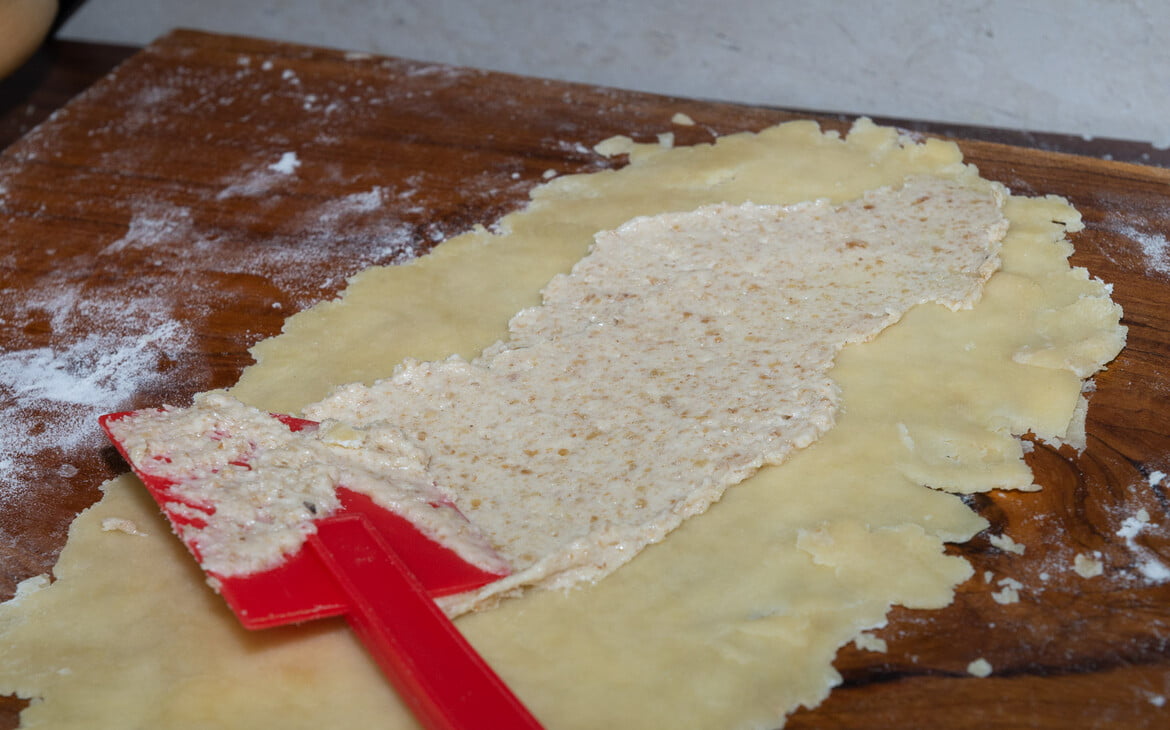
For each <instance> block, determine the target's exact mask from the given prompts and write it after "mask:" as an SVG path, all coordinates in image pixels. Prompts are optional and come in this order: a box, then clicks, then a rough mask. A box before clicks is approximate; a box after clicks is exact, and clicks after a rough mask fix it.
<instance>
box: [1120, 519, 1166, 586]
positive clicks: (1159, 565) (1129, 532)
mask: <svg viewBox="0 0 1170 730" xmlns="http://www.w3.org/2000/svg"><path fill="white" fill-rule="evenodd" d="M1151 526H1155V525H1152V524H1151V523H1150V513H1149V512H1147V511H1146V510H1145V509H1144V508H1143V509H1139V510H1138V511H1137V512H1136V513H1135V514H1134V516H1133V517H1127V518H1125V520H1124V521H1122V523H1121V528H1120V529H1118V531H1117V536H1118V537H1121V538H1124V539H1125V544H1126V546H1127V547H1128V548H1129V550H1130V552H1132V553H1133V554H1134V555H1135V556H1136V565H1137V570H1138V572H1139V573H1141V575H1142V577H1144V578H1145V579H1146V580H1147V581H1149V582H1151V583H1164V582H1166V581H1170V567H1167V565H1166V564H1165V563H1163V562H1162V561H1161V560H1159V559H1158V556H1157V555H1155V554H1154V552H1153V551H1152V550H1150V549H1149V548H1146V547H1144V546H1142V545H1139V544H1138V542H1137V536H1138V535H1140V534H1141V533H1142V532H1143V531H1144V530H1145V529H1146V528H1147V527H1151Z"/></svg>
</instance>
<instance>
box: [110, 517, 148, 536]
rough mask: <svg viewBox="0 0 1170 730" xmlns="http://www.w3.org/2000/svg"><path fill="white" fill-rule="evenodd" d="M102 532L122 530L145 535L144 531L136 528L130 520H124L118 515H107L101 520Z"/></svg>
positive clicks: (129, 533)
mask: <svg viewBox="0 0 1170 730" xmlns="http://www.w3.org/2000/svg"><path fill="white" fill-rule="evenodd" d="M102 531H103V532H124V533H126V534H127V535H138V536H139V537H146V533H145V532H142V531H141V530H139V529H138V525H136V524H134V522H132V521H131V520H124V519H122V518H120V517H107V518H106V519H104V520H102Z"/></svg>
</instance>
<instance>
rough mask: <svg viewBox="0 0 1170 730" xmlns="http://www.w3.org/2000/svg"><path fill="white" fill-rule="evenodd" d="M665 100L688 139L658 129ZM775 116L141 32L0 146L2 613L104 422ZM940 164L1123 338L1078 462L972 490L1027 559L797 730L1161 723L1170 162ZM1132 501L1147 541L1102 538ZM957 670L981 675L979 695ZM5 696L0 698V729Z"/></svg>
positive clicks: (983, 542) (843, 664) (1051, 453)
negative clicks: (532, 200)
mask: <svg viewBox="0 0 1170 730" xmlns="http://www.w3.org/2000/svg"><path fill="white" fill-rule="evenodd" d="M676 111H686V112H687V113H688V114H689V115H690V116H691V117H693V118H694V119H695V121H696V122H697V124H696V125H695V126H693V127H682V126H677V125H676V126H671V124H670V119H671V117H672V115H673V114H674V113H675V112H676ZM796 117H797V115H796V114H793V113H790V112H785V111H780V110H774V109H763V108H755V107H745V106H738V105H730V104H717V103H708V102H697V101H691V100H680V99H671V98H665V97H659V96H652V95H647V94H639V93H633V92H624V91H618V90H613V89H605V88H595V87H587V86H580V85H572V84H566V83H560V82H549V81H542V80H536V79H529V78H520V77H515V76H508V75H503V74H493V73H487V72H482V71H476V70H470V69H456V68H450V67H444V66H434V65H426V64H419V63H413V62H407V61H402V60H396V59H386V58H376V57H369V56H361V55H354V54H348V55H347V54H344V53H340V52H334V51H326V50H320V49H310V48H305V47H303V46H296V45H289V44H278V43H271V42H266V41H258V40H251V39H245V38H235V37H225V36H219V35H210V34H203V33H194V32H185V31H180V32H176V33H173V34H171V35H169V36H167V37H165V38H163V39H160V40H159V41H158V42H156V43H154V44H152V45H151V46H150V47H148V48H147V49H145V50H144V51H143V52H141V53H139V54H137V55H135V56H134V57H132V58H131V59H130V60H128V61H127V62H126V63H125V64H123V65H122V66H121V67H119V68H118V69H117V70H116V71H115V72H114V73H113V74H112V75H110V76H108V77H107V78H105V79H103V80H102V81H101V82H99V83H98V84H97V85H95V86H94V87H93V88H91V89H90V90H89V91H87V92H86V93H84V94H83V95H82V96H80V97H79V98H77V99H76V100H75V101H74V102H72V103H71V104H70V105H68V106H67V107H65V108H64V109H63V110H62V111H60V112H58V113H57V114H56V115H54V116H53V117H52V118H50V119H49V120H48V121H47V122H45V123H44V124H42V125H41V126H39V127H38V128H37V129H35V130H34V131H33V132H32V133H31V134H29V135H28V136H26V137H25V138H23V139H22V140H20V141H19V142H17V143H15V144H14V145H13V146H11V147H10V148H8V149H7V150H6V151H5V152H4V153H3V154H2V155H0V231H2V236H3V243H2V244H0V245H2V246H3V249H2V251H3V253H2V257H0V261H2V262H3V266H2V268H0V277H2V278H0V348H2V349H0V357H3V361H2V365H0V374H2V375H3V376H4V384H3V385H0V388H5V389H7V390H8V391H10V392H5V393H4V394H3V396H4V399H5V400H4V401H3V406H0V407H3V408H4V409H5V410H4V411H3V414H4V417H5V420H6V424H7V425H8V427H9V428H8V431H9V435H8V437H7V438H6V440H5V441H4V443H3V452H2V453H0V463H4V464H6V472H5V473H4V475H3V483H2V484H0V506H2V507H3V509H0V596H7V595H10V594H11V592H12V591H13V589H14V587H15V585H16V583H17V582H19V581H20V580H22V579H24V578H27V577H29V576H32V575H36V574H38V573H41V572H45V571H47V570H49V569H50V568H51V566H52V563H53V560H54V558H55V555H56V553H57V551H58V550H59V548H60V546H61V544H62V543H63V540H64V536H65V529H66V528H67V526H68V523H69V521H70V520H71V519H72V517H73V516H74V515H75V514H76V512H77V511H79V510H80V509H82V508H84V507H85V506H86V505H88V504H90V503H92V502H93V501H94V500H95V499H96V498H97V497H98V491H97V487H98V485H99V484H100V483H101V482H102V481H103V480H105V479H106V478H108V477H110V476H112V475H114V474H116V473H118V472H120V471H122V470H123V469H124V467H123V465H122V464H121V463H120V462H119V461H118V460H117V458H116V457H115V456H114V454H113V453H112V451H111V450H110V449H108V448H106V447H104V445H103V444H102V442H101V440H100V438H99V437H98V434H97V431H96V428H95V424H94V421H93V416H96V414H97V413H99V412H103V411H108V410H114V409H119V408H124V407H141V406H148V405H156V404H158V403H161V402H179V403H181V402H184V401H185V400H186V399H188V398H189V397H190V396H191V395H192V394H193V393H195V392H197V391H200V390H205V389H207V388H210V387H217V386H222V385H227V384H230V383H232V382H233V381H234V380H235V379H236V377H237V376H238V374H239V372H240V370H241V369H242V368H243V367H244V366H245V365H246V364H247V363H248V362H249V358H248V354H247V349H248V347H250V346H251V345H252V344H254V343H255V342H257V341H258V340H259V339H261V338H264V337H268V336H271V335H273V334H276V333H277V332H278V331H279V329H280V326H281V323H282V322H283V320H284V319H285V318H286V317H287V316H289V315H290V314H292V313H293V312H295V311H298V310H300V309H302V308H304V307H306V306H309V305H311V304H313V303H314V302H316V301H320V300H322V299H324V298H328V297H331V296H334V295H335V294H337V293H338V292H339V291H340V290H341V289H342V288H343V286H344V282H345V277H346V276H348V275H350V274H352V273H354V272H356V271H358V270H360V269H362V268H364V267H366V266H369V265H372V264H382V263H392V262H395V261H400V260H403V259H405V258H408V257H410V256H414V255H418V254H420V253H422V252H424V251H426V250H427V249H428V248H429V247H430V246H432V245H434V243H435V242H437V241H439V240H441V239H443V238H444V237H447V236H449V235H452V234H455V233H458V232H460V231H462V230H465V229H467V228H468V227H470V226H471V225H474V224H477V223H483V224H489V223H490V222H491V221H493V220H495V219H497V218H498V217H499V216H500V215H501V214H503V213H504V212H506V211H508V210H511V209H514V208H516V207H518V206H520V205H522V204H523V203H524V201H525V196H526V194H527V191H528V190H529V189H530V188H531V187H532V186H534V185H536V184H539V182H541V180H542V175H543V174H544V173H545V171H546V170H550V169H552V170H555V171H557V172H558V173H572V172H585V171H593V170H599V169H604V168H607V167H610V166H613V165H617V164H621V161H620V160H616V161H611V160H607V159H605V158H602V157H600V156H598V155H597V154H595V153H594V152H593V151H592V150H591V146H592V145H593V144H595V143H596V142H598V141H600V140H602V139H604V138H606V137H608V136H610V135H613V134H628V135H630V136H632V137H634V138H636V139H639V140H643V141H651V140H654V139H655V135H656V134H657V133H659V132H662V131H664V130H667V129H670V130H671V131H674V132H675V134H676V136H677V142H678V143H679V144H692V143H696V142H706V141H710V140H711V139H713V138H714V137H715V136H716V135H721V134H727V133H731V132H736V131H742V130H758V129H762V128H764V127H766V126H769V125H772V124H775V123H777V122H781V121H785V120H788V119H792V118H796ZM824 123H825V125H826V126H829V127H832V128H836V129H844V128H845V126H844V125H843V124H842V123H841V122H840V121H836V120H824ZM961 145H962V147H963V149H964V152H965V153H966V155H967V157H968V159H969V160H971V161H973V162H974V163H976V164H977V165H978V166H979V168H980V170H981V171H982V172H983V174H984V175H985V176H987V177H990V178H992V179H997V180H1000V181H1002V182H1004V183H1005V184H1007V185H1008V186H1009V187H1011V188H1012V189H1013V190H1015V191H1017V192H1021V193H1026V194H1030V195H1044V194H1058V195H1063V196H1066V197H1068V198H1069V199H1070V200H1071V201H1072V202H1073V204H1074V205H1075V206H1076V207H1077V208H1078V209H1079V210H1081V211H1082V213H1083V214H1084V216H1085V221H1086V224H1087V229H1086V230H1085V231H1084V232H1082V233H1080V234H1077V235H1076V236H1075V238H1074V242H1075V244H1076V246H1077V253H1076V254H1075V256H1074V263H1076V264H1078V265H1081V266H1086V267H1087V268H1088V269H1089V271H1090V272H1091V273H1092V274H1093V275H1095V276H1098V277H1100V278H1102V279H1104V280H1106V281H1108V282H1111V283H1112V284H1114V286H1115V289H1114V295H1115V299H1116V300H1117V301H1118V302H1119V303H1120V304H1121V305H1122V306H1123V307H1124V308H1125V312H1126V320H1125V324H1127V325H1128V326H1129V328H1130V339H1129V346H1128V347H1127V349H1126V351H1125V352H1124V353H1123V354H1122V355H1121V357H1120V358H1118V360H1117V361H1116V362H1114V363H1113V364H1112V365H1111V366H1110V368H1109V370H1108V371H1107V372H1105V373H1103V374H1102V375H1101V376H1100V377H1098V379H1097V384H1098V388H1097V392H1096V393H1095V394H1094V395H1093V397H1092V408H1091V410H1090V414H1089V423H1088V427H1089V448H1088V449H1087V450H1086V451H1085V452H1084V453H1083V454H1075V453H1072V452H1071V451H1069V450H1067V449H1066V450H1061V451H1057V450H1054V449H1052V448H1051V447H1048V446H1045V445H1037V447H1036V449H1035V451H1034V452H1033V453H1032V454H1031V456H1030V461H1031V464H1032V466H1033V468H1034V471H1035V473H1036V476H1037V480H1038V482H1039V483H1041V484H1042V485H1044V487H1045V488H1044V490H1043V491H1041V492H1036V493H1028V494H1000V493H992V494H989V495H983V496H980V497H976V498H972V499H971V504H972V506H973V508H975V509H977V510H979V511H980V512H981V513H982V514H984V515H985V516H986V517H988V519H989V520H990V521H991V522H992V524H993V526H994V528H993V530H992V532H994V533H1001V532H1007V533H1008V534H1009V535H1011V536H1012V537H1013V538H1014V539H1015V540H1016V541H1017V542H1020V543H1023V544H1026V545H1027V546H1028V548H1027V552H1026V553H1025V554H1024V555H1022V556H1020V555H1015V554H1012V553H1008V552H1004V551H1003V550H1001V549H998V548H996V547H994V546H992V545H991V544H990V542H989V540H988V538H987V537H986V535H981V536H979V537H977V538H976V539H975V540H973V541H972V542H971V543H969V544H967V545H963V546H957V547H955V548H954V551H955V552H956V553H960V554H963V555H965V556H966V557H968V558H969V559H970V560H971V561H972V562H973V564H974V565H975V568H976V578H975V579H973V580H972V581H970V582H969V583H968V584H965V585H964V586H962V587H961V588H960V591H959V593H958V596H957V599H956V601H955V602H954V604H953V605H952V606H950V607H948V608H946V609H943V610H940V611H933V612H914V611H908V610H895V612H894V614H893V616H892V620H891V622H890V625H889V626H888V627H887V628H886V629H884V630H883V631H881V632H879V635H880V636H881V637H883V638H885V639H886V640H887V641H888V644H889V651H888V652H887V653H885V654H874V653H863V652H860V651H857V650H854V649H852V648H846V649H843V650H842V651H841V653H840V655H839V657H838V662H837V666H838V668H839V669H840V670H841V672H842V674H843V676H844V678H845V683H844V685H843V686H842V687H840V688H838V689H837V690H836V691H835V692H834V693H833V695H832V696H831V697H830V699H829V700H828V701H827V702H826V703H824V704H823V705H822V706H820V707H818V708H816V709H814V710H811V711H800V712H797V713H796V714H794V715H793V716H792V718H791V719H790V722H789V727H793V728H871V727H949V728H975V727H979V728H989V727H991V728H995V727H1004V728H1007V727H1038V728H1075V727H1100V728H1157V727H1166V726H1170V714H1168V712H1170V708H1167V707H1165V706H1164V705H1165V703H1166V701H1167V700H1168V699H1170V652H1168V650H1167V649H1168V647H1167V642H1168V641H1170V629H1168V627H1167V625H1166V624H1167V621H1170V581H1165V580H1159V579H1157V575H1156V574H1155V573H1153V572H1152V568H1151V566H1156V565H1159V564H1161V563H1165V564H1167V565H1170V531H1168V530H1167V529H1166V524H1167V520H1170V514H1168V504H1167V500H1166V484H1165V483H1163V484H1160V485H1154V484H1152V481H1156V480H1152V479H1151V474H1153V473H1155V472H1158V471H1162V472H1170V408H1168V403H1167V400H1168V398H1167V394H1168V392H1170V333H1168V331H1167V323H1168V321H1170V250H1168V249H1170V246H1168V245H1167V236H1168V235H1170V197H1168V195H1167V194H1168V193H1170V171H1167V170H1161V169H1156V168H1146V167H1139V166H1134V165H1126V164H1121V163H1115V162H1107V161H1101V160H1092V159H1088V158H1082V157H1074V156H1071V155H1062V154H1055V153H1048V152H1042V151H1037V150H1029V149H1023V148H1018V147H1008V146H1004V145H998V144H993V143H987V142H980V141H965V142H961ZM289 152H292V153H295V161H294V160H293V158H291V157H286V153H289ZM294 164H296V165H299V167H296V168H295V172H296V174H287V172H286V171H287V170H288V169H290V168H289V166H290V165H294ZM62 399H64V400H62ZM1141 509H1144V510H1146V512H1147V513H1148V515H1149V517H1150V521H1151V523H1152V524H1153V525H1155V527H1151V528H1149V529H1146V530H1143V531H1142V533H1141V534H1140V535H1139V536H1138V537H1137V538H1135V539H1133V540H1127V539H1125V538H1124V537H1123V536H1121V535H1118V531H1119V530H1120V529H1121V527H1122V523H1123V521H1124V520H1126V519H1128V518H1132V517H1134V516H1135V515H1136V514H1137V513H1138V511H1139V510H1141ZM1096 552H1099V553H1100V555H1101V558H1102V561H1103V562H1104V564H1105V569H1106V572H1105V574H1104V575H1103V576H1101V577H1098V578H1094V579H1091V580H1086V579H1084V578H1081V577H1079V576H1077V575H1076V574H1075V573H1073V572H1072V570H1071V564H1072V560H1073V557H1074V556H1075V555H1076V554H1078V553H1096ZM1150 561H1155V562H1150ZM1143 566H1145V567H1146V568H1147V569H1146V571H1145V572H1143V570H1142V568H1143ZM985 571H991V573H992V574H993V575H994V576H995V579H996V580H999V579H1002V578H1005V577H1011V578H1014V579H1016V580H1018V581H1019V582H1020V583H1021V584H1023V585H1024V586H1025V588H1024V589H1022V590H1021V600H1020V602H1019V603H1015V604H1009V605H1001V604H999V603H998V602H996V601H995V600H994V599H993V598H992V593H993V592H994V591H996V590H999V588H1000V587H1001V586H1000V585H997V584H996V583H994V582H992V583H988V582H987V581H985V580H984V579H983V578H982V576H983V574H984V572H985ZM973 655H978V656H983V657H984V658H986V659H987V660H988V661H989V662H990V663H991V664H992V665H993V667H994V668H995V675H994V676H993V677H991V678H988V679H976V678H973V677H971V676H970V675H969V674H968V673H967V671H966V666H967V663H968V662H969V661H970V660H971V657H972V656H973ZM20 705H21V703H20V702H18V701H16V700H8V701H7V702H6V703H5V704H4V705H3V707H4V708H6V709H5V711H6V712H7V715H3V716H0V719H2V720H4V721H6V722H7V726H9V727H13V726H15V722H16V719H15V718H16V715H15V712H16V710H17V709H18V708H19V706H20ZM4 726H5V725H4V724H3V723H2V722H0V727H4Z"/></svg>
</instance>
